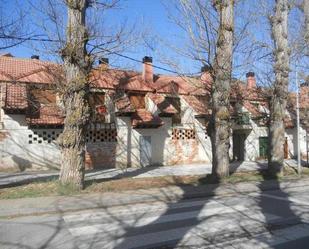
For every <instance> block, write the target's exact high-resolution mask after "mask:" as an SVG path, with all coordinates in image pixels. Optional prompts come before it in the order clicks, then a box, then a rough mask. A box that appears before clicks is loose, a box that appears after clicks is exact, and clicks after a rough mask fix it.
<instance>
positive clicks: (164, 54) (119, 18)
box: [0, 0, 298, 80]
mask: <svg viewBox="0 0 309 249" xmlns="http://www.w3.org/2000/svg"><path fill="white" fill-rule="evenodd" d="M29 1H30V2H31V3H32V6H31V5H29ZM46 1H47V0H0V4H1V5H0V8H1V11H2V13H8V14H7V15H6V18H8V19H10V18H12V19H14V18H15V17H16V16H17V13H18V11H19V10H22V11H23V12H25V13H26V18H25V22H27V26H26V28H25V30H32V31H33V32H34V33H35V32H39V33H40V34H43V33H44V32H45V33H53V32H54V31H55V30H54V29H53V28H52V25H51V24H49V23H48V22H47V21H46V20H47V18H46V16H45V15H42V14H41V13H40V10H41V8H42V4H44V3H45V2H46ZM57 1H59V0H52V2H57ZM170 1H171V0H121V1H120V5H119V6H118V7H117V9H113V10H111V11H107V12H104V13H102V12H98V11H96V9H94V10H93V9H92V10H91V11H88V12H87V15H88V17H89V19H91V20H94V17H93V16H94V15H96V19H95V21H96V23H99V24H102V26H103V28H102V29H101V30H108V31H109V32H110V33H113V31H115V30H117V28H119V27H120V26H121V25H123V24H124V23H126V26H127V27H129V28H128V30H129V29H130V28H132V27H134V28H133V29H132V30H131V33H133V34H135V33H136V34H138V35H139V36H138V37H139V38H138V39H137V40H134V41H133V42H132V43H131V44H130V46H126V48H125V49H123V50H120V51H119V53H120V54H122V55H126V56H129V57H132V58H134V59H136V60H142V58H143V57H144V56H152V57H153V64H154V65H156V66H159V67H163V68H166V69H169V70H172V71H178V72H181V73H183V74H187V73H193V74H196V73H198V72H199V71H200V68H201V66H202V65H201V63H200V62H196V61H192V60H190V59H188V58H187V57H184V56H181V55H180V54H179V53H177V52H175V50H174V49H173V48H177V49H179V51H181V52H183V51H185V50H186V49H187V48H186V47H185V45H184V44H185V43H186V41H187V40H186V38H185V34H184V33H183V32H182V30H181V29H180V28H179V27H178V26H177V25H175V23H173V22H172V21H171V20H170V19H169V14H168V11H167V8H166V5H168V3H170ZM176 1H177V0H176ZM206 2H207V1H206ZM258 2H259V1H255V0H244V1H240V4H239V5H238V8H237V9H236V11H235V12H236V14H235V16H237V19H236V25H237V26H238V27H242V26H244V25H245V22H246V20H249V19H251V20H250V21H252V23H250V25H249V27H248V30H249V33H250V34H249V33H248V34H246V33H245V38H244V42H245V43H247V44H250V42H251V41H252V40H255V39H258V40H261V41H265V42H266V43H267V44H268V45H270V46H271V40H270V32H269V27H268V26H267V21H266V19H265V18H264V17H263V18H260V17H258V16H261V15H262V12H263V11H264V10H263V8H261V6H260V4H259V3H258ZM265 3H267V4H266V5H267V6H266V7H265V8H271V7H272V6H271V4H269V3H271V1H265ZM57 8H58V9H57ZM56 9H57V12H58V13H60V16H63V17H64V20H63V22H64V24H65V16H66V10H65V8H64V7H63V6H60V7H59V6H58V7H56ZM240 17H241V18H240ZM29 20H30V21H29ZM293 20H294V19H293ZM42 23H44V24H45V25H46V27H47V29H46V30H47V31H46V30H45V31H44V30H42V28H41V26H42ZM46 23H47V24H46ZM291 23H292V22H291ZM293 25H294V26H297V25H298V24H297V22H296V24H294V23H293ZM38 27H40V28H38ZM38 29H39V31H38ZM51 30H52V32H50V31H51ZM63 31H64V28H63V29H62V32H63ZM142 34H143V35H142ZM129 36H130V35H128V37H129ZM145 37H146V38H145ZM49 38H53V36H52V35H50V34H49ZM124 40H126V37H124ZM45 46H46V44H45ZM51 46H52V44H47V47H44V46H42V44H40V42H33V43H30V44H29V43H24V44H22V45H20V46H16V47H13V48H11V49H7V50H6V51H0V52H1V53H3V52H10V53H11V54H13V55H14V56H16V57H23V58H29V57H31V55H33V54H39V55H40V58H42V59H43V60H44V59H48V60H54V59H55V58H54V57H50V56H48V55H47V53H46V51H47V49H49V48H50V47H51ZM261 55H263V54H262V53H261ZM102 56H104V54H103V55H102ZM255 56H256V55H255ZM108 57H109V59H110V64H111V66H112V67H119V68H126V69H134V70H141V69H142V65H141V63H139V62H135V61H132V60H128V59H126V58H122V57H119V56H118V55H108ZM243 57H244V56H243V54H242V53H238V54H236V53H235V59H234V65H238V64H239V65H241V67H237V68H235V70H234V72H233V76H234V77H237V78H240V79H243V80H244V79H245V73H246V72H248V71H255V72H257V71H259V70H260V71H261V72H262V71H263V70H264V71H267V70H270V69H271V68H270V67H271V65H270V64H267V63H266V62H265V61H263V60H261V61H260V62H255V63H247V64H245V63H243V61H244V58H243ZM166 61H169V62H168V63H167V62H166ZM171 61H172V62H174V63H175V64H176V65H177V66H178V67H177V68H176V67H174V66H171V64H170V62H171ZM155 73H162V74H163V73H164V74H168V73H170V72H166V71H164V70H160V69H157V68H155Z"/></svg>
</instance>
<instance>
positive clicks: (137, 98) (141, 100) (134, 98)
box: [129, 94, 145, 109]
mask: <svg viewBox="0 0 309 249" xmlns="http://www.w3.org/2000/svg"><path fill="white" fill-rule="evenodd" d="M129 99H130V102H131V104H132V105H133V106H134V108H135V109H145V95H143V94H130V96H129Z"/></svg>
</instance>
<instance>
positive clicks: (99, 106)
mask: <svg viewBox="0 0 309 249" xmlns="http://www.w3.org/2000/svg"><path fill="white" fill-rule="evenodd" d="M89 105H90V107H91V109H92V114H93V116H92V121H93V122H105V114H106V107H105V94H104V93H103V92H92V93H91V94H90V96H89Z"/></svg>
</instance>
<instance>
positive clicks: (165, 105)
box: [146, 93, 178, 114]
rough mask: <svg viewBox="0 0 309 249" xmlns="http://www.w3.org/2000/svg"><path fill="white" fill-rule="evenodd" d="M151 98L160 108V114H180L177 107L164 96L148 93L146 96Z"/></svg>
mask: <svg viewBox="0 0 309 249" xmlns="http://www.w3.org/2000/svg"><path fill="white" fill-rule="evenodd" d="M146 96H147V97H149V98H150V99H151V100H152V101H153V102H154V103H155V104H156V105H157V107H158V108H159V110H160V112H161V113H163V114H176V113H178V111H177V109H176V107H174V106H173V104H172V103H171V102H170V101H169V100H168V98H166V97H165V96H164V95H162V94H154V93H148V94H147V95H146Z"/></svg>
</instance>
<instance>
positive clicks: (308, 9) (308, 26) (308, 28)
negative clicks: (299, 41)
mask: <svg viewBox="0 0 309 249" xmlns="http://www.w3.org/2000/svg"><path fill="white" fill-rule="evenodd" d="M302 7H303V10H304V15H305V40H306V42H307V44H308V45H309V1H308V0H304V1H303V6H302Z"/></svg>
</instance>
